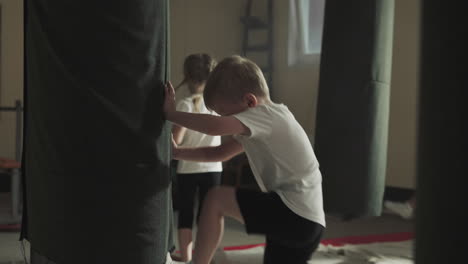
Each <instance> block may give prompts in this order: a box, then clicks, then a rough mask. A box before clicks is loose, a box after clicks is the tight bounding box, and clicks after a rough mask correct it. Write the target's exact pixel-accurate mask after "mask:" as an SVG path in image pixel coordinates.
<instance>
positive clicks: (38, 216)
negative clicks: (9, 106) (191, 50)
mask: <svg viewBox="0 0 468 264" xmlns="http://www.w3.org/2000/svg"><path fill="white" fill-rule="evenodd" d="M25 4H26V10H25V14H26V29H25V33H26V35H25V37H26V53H25V55H26V60H25V62H26V89H25V93H26V129H25V149H24V160H23V161H24V162H23V163H24V167H23V171H24V181H25V185H24V187H25V188H24V190H25V208H26V211H25V215H24V218H23V234H22V238H24V239H27V240H29V241H30V243H31V262H32V263H33V264H34V263H36V264H41V263H57V264H62V263H67V264H69V263H72V264H74V263H77V264H78V263H79V264H83V263H122V264H124V263H125V264H128V263H134V264H162V263H165V261H166V256H167V252H168V250H170V248H171V247H172V246H173V242H172V238H171V227H172V204H171V182H170V171H169V163H170V159H171V158H170V144H169V142H170V126H169V124H168V123H166V122H165V120H164V118H163V113H162V102H163V99H164V89H163V83H164V82H165V81H166V79H167V75H168V72H167V69H168V58H167V55H168V43H167V42H168V1H167V0H112V1H111V0H98V1H96V0H80V1H76V0H27V1H26V3H25Z"/></svg>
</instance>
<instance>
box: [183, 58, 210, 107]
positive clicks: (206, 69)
mask: <svg viewBox="0 0 468 264" xmlns="http://www.w3.org/2000/svg"><path fill="white" fill-rule="evenodd" d="M215 66H216V61H215V60H214V59H213V58H212V57H211V56H210V55H208V54H205V53H197V54H191V55H189V56H187V57H186V58H185V60H184V79H183V80H182V82H181V83H180V84H179V85H177V87H176V89H178V88H179V87H181V86H182V85H184V84H186V85H188V88H189V91H190V93H191V94H192V95H194V96H193V98H192V100H193V104H194V107H195V111H196V112H200V106H201V102H202V98H203V97H202V93H203V87H204V84H205V82H206V80H208V76H209V75H210V73H211V71H213V69H214V67H215Z"/></svg>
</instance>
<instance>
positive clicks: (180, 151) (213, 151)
mask: <svg viewBox="0 0 468 264" xmlns="http://www.w3.org/2000/svg"><path fill="white" fill-rule="evenodd" d="M242 152H244V148H243V147H242V145H241V144H240V143H239V142H237V141H236V140H234V139H231V140H229V141H227V142H225V143H223V144H221V145H219V146H216V147H201V148H178V147H177V146H173V149H172V156H173V158H174V159H176V160H189V161H197V162H217V161H227V160H230V159H231V158H232V157H234V156H236V155H238V154H240V153H242Z"/></svg>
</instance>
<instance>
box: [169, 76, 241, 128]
mask: <svg viewBox="0 0 468 264" xmlns="http://www.w3.org/2000/svg"><path fill="white" fill-rule="evenodd" d="M164 112H165V114H166V119H167V120H169V121H171V122H174V123H176V124H177V125H179V126H183V127H186V128H189V129H192V130H195V131H198V132H201V133H204V134H208V135H211V136H225V135H235V134H242V135H248V134H250V130H249V129H248V128H247V127H246V126H245V125H244V124H242V123H241V122H240V121H239V120H238V119H237V118H235V117H232V116H214V115H209V114H194V113H186V112H179V111H176V108H175V91H174V87H172V84H170V83H169V84H168V85H166V97H165V101H164Z"/></svg>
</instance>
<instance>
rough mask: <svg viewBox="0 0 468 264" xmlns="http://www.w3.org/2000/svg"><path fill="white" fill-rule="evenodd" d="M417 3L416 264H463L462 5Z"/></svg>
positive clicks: (466, 166)
mask: <svg viewBox="0 0 468 264" xmlns="http://www.w3.org/2000/svg"><path fill="white" fill-rule="evenodd" d="M421 4H422V12H421V14H422V16H421V18H422V20H421V22H422V23H421V24H422V27H421V29H422V34H421V56H420V58H421V59H420V62H421V63H420V65H421V71H420V73H421V74H420V89H419V124H418V125H419V127H418V130H419V131H418V167H417V168H418V172H417V175H418V177H417V181H416V183H417V185H416V186H417V188H416V210H415V213H416V219H415V223H416V227H415V229H416V242H415V263H416V264H436V263H437V264H438V263H466V256H465V255H464V252H465V251H466V248H467V246H468V242H467V240H466V235H467V234H468V228H467V225H466V194H467V192H466V176H467V174H468V173H467V171H468V163H467V157H468V139H467V136H468V123H467V122H468V115H467V113H468V107H467V98H468V93H467V87H468V75H467V74H466V67H465V66H464V65H463V64H461V63H460V62H464V61H466V59H467V57H468V56H467V53H466V49H467V47H468V43H467V41H466V38H465V40H463V38H460V36H464V35H466V34H467V33H468V31H467V27H466V25H467V23H468V17H467V16H466V3H464V2H449V3H448V2H446V1H442V0H427V1H422V2H421Z"/></svg>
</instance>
